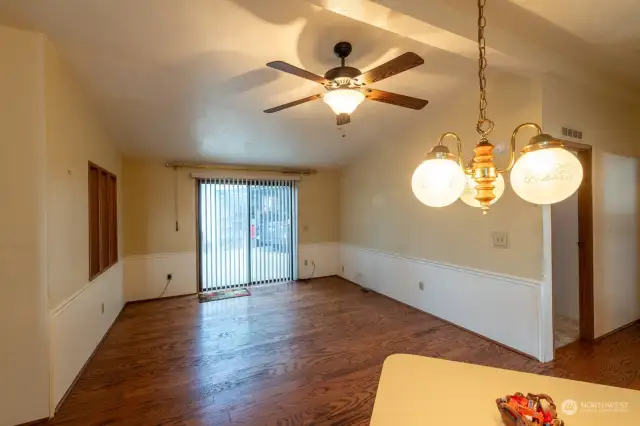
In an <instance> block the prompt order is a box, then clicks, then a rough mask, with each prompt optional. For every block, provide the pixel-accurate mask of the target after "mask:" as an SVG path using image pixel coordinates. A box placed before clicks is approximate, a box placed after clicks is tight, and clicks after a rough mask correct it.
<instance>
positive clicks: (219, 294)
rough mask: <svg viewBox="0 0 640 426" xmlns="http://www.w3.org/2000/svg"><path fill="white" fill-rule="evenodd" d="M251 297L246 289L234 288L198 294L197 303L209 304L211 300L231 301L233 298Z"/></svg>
mask: <svg viewBox="0 0 640 426" xmlns="http://www.w3.org/2000/svg"><path fill="white" fill-rule="evenodd" d="M244 296H251V293H250V292H249V290H247V289H246V288H234V289H228V290H218V291H209V292H206V293H200V294H199V295H198V301H199V302H200V303H204V302H211V301H213V300H223V299H231V298H233V297H244Z"/></svg>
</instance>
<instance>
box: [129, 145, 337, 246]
mask: <svg viewBox="0 0 640 426" xmlns="http://www.w3.org/2000/svg"><path fill="white" fill-rule="evenodd" d="M176 179H177V182H178V218H179V223H180V229H179V230H178V231H176V226H175V222H176V206H175V204H174V203H175V201H174V200H175V197H174V193H175V189H174V188H175V182H176ZM339 181H340V172H339V171H338V170H329V169H327V170H321V171H320V172H319V173H318V174H315V175H313V176H306V177H303V178H302V180H301V181H300V184H299V191H298V211H299V225H300V230H299V241H300V244H311V243H319V242H333V241H337V240H338V202H339V196H338V190H339ZM123 182H124V184H123V186H124V191H123V203H124V206H125V207H124V209H125V210H124V228H125V234H124V244H125V245H124V252H125V255H126V256H132V255H146V254H161V253H162V254H166V253H187V252H195V250H196V243H195V182H194V180H193V179H192V178H191V170H184V169H183V170H178V171H177V172H176V171H174V170H173V169H169V168H167V167H165V166H164V162H163V161H159V160H149V159H133V158H126V159H125V160H124V167H123Z"/></svg>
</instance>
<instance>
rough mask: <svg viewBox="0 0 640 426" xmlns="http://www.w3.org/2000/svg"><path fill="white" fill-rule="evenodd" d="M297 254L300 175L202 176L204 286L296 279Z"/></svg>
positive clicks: (200, 248) (200, 215)
mask: <svg viewBox="0 0 640 426" xmlns="http://www.w3.org/2000/svg"><path fill="white" fill-rule="evenodd" d="M296 255H297V187H296V182H295V181H288V180H267V181H264V180H250V179H200V180H199V181H198V265H199V266H198V269H199V283H200V284H199V285H200V291H210V290H217V289H225V288H233V287H238V286H246V285H253V284H259V283H272V282H281V281H282V282H284V281H291V280H293V279H295V276H296V274H297V270H296V269H297V268H296V265H297V260H296Z"/></svg>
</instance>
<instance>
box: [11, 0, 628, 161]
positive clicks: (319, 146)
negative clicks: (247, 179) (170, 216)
mask: <svg viewBox="0 0 640 426" xmlns="http://www.w3.org/2000/svg"><path fill="white" fill-rule="evenodd" d="M488 1H489V5H488V6H487V14H488V15H489V17H488V19H489V29H488V30H487V36H488V37H489V45H490V46H491V49H490V51H489V54H490V55H491V56H490V58H491V64H492V65H494V66H495V67H496V68H495V69H496V70H497V69H502V70H506V71H511V72H517V73H523V74H540V73H546V72H554V73H557V74H561V75H562V74H564V75H571V76H572V78H574V79H578V80H583V81H585V82H590V84H594V85H596V86H601V88H603V89H605V90H612V91H618V92H619V93H621V94H623V95H625V96H627V97H628V96H629V93H635V92H633V91H634V90H637V89H638V88H640V86H639V85H638V81H637V78H636V77H635V76H634V75H633V70H634V69H635V70H637V65H640V63H639V62H637V61H639V60H640V59H639V58H638V56H639V55H638V48H639V44H640V42H639V40H640V38H639V37H638V31H639V30H638V26H637V24H636V23H637V21H638V19H639V18H640V7H639V6H638V3H637V2H636V1H633V0H622V1H620V2H619V3H620V7H621V8H622V9H621V10H619V11H618V9H613V10H616V12H615V13H614V12H612V11H611V10H610V9H609V7H611V6H610V5H611V4H613V2H609V5H607V2H605V1H604V0H592V1H590V2H589V8H588V10H587V9H586V8H585V7H584V6H583V5H582V4H581V3H582V2H580V1H579V0H573V1H566V2H557V1H552V0H535V1H534V0H515V1H511V2H509V1H506V0H488ZM558 3H563V4H562V5H559V4H558ZM564 3H566V4H564ZM615 3H618V2H615ZM618 6H619V5H618V4H616V7H618ZM594 8H595V10H600V11H601V13H599V14H597V16H594V11H593V10H594ZM598 8H600V9H598ZM476 13H477V12H476V9H475V2H472V1H468V0H467V1H464V0H451V1H444V0H426V1H425V0H422V1H418V0H403V1H399V0H378V1H375V2H374V1H370V0H351V1H344V0H343V1H338V0H281V1H278V3H277V7H274V4H273V2H266V1H263V0H184V1H174V0H135V1H131V0H94V1H86V0H58V1H55V2H54V1H47V2H43V1H39V0H0V23H1V24H5V25H11V26H16V27H20V28H26V29H31V30H35V31H40V32H43V33H45V34H46V35H47V36H49V38H50V39H51V41H52V42H53V44H54V45H55V46H56V48H57V50H58V51H59V52H60V54H61V55H62V56H63V57H64V58H65V59H66V60H67V61H68V62H69V64H70V66H71V68H72V70H73V72H74V73H76V75H77V77H78V79H79V81H80V83H81V84H82V85H83V86H84V87H85V89H86V90H87V91H88V93H89V94H90V95H91V97H92V99H94V101H95V104H96V107H97V109H98V111H99V113H100V114H101V115H102V116H103V118H104V120H105V124H106V125H107V126H108V129H109V131H110V132H112V135H113V137H114V139H115V140H116V141H117V142H118V143H119V145H120V148H121V150H122V151H123V153H124V154H125V155H133V156H154V157H161V158H163V159H168V160H196V161H198V160H200V161H202V160H207V161H219V162H227V163H261V164H279V165H341V164H345V163H347V162H348V161H350V159H352V158H353V157H354V156H356V155H358V154H359V153H361V152H363V150H366V149H367V148H368V147H369V146H371V145H372V144H376V143H392V142H393V141H394V139H396V138H397V135H398V133H399V132H403V131H406V129H408V128H411V127H412V126H415V125H417V124H419V123H420V121H421V120H423V119H425V118H426V117H428V115H429V111H430V108H437V104H438V102H439V101H444V100H445V99H446V98H447V97H450V96H451V94H452V93H455V92H459V91H462V90H465V89H466V88H469V87H475V84H476V82H475V74H476V69H475V67H476V60H475V55H476V54H477V53H476V52H477V50H476V49H477V48H476V46H475V37H476V28H475V25H476ZM341 40H346V41H350V42H351V43H352V44H353V47H354V51H353V53H352V55H351V56H350V57H349V58H348V63H349V64H351V65H353V66H356V67H358V68H360V69H362V70H365V69H368V68H371V67H373V66H375V65H378V64H380V63H383V62H386V61H387V60H389V59H391V58H393V57H395V56H397V55H399V54H401V53H403V52H406V51H414V52H416V53H418V54H419V55H421V56H422V57H423V58H424V59H425V65H423V66H421V67H418V68H415V69H413V70H410V71H407V72H406V73H403V74H401V75H399V76H396V77H393V78H389V79H388V80H385V81H383V82H380V83H378V84H376V85H374V87H376V88H379V89H383V90H389V91H394V92H398V93H402V94H407V95H412V96H416V97H421V98H424V99H429V100H430V101H431V104H430V105H428V106H427V107H426V108H425V109H424V110H422V111H413V110H408V109H404V108H398V107H394V106H389V105H385V104H381V103H375V102H365V103H363V104H362V105H361V106H360V107H359V108H358V109H357V111H356V112H355V113H354V115H353V119H352V123H351V124H349V125H347V126H345V127H344V131H345V133H346V137H344V138H343V137H342V134H341V132H340V131H339V130H338V129H337V128H336V125H335V119H334V116H333V113H332V112H331V110H330V109H329V107H328V106H327V105H324V103H323V102H322V101H315V102H311V103H308V104H304V105H301V106H298V107H295V108H291V109H288V110H285V111H281V112H279V113H276V114H264V113H263V112H262V110H264V109H266V108H269V107H272V106H276V105H279V104H282V103H285V102H289V101H292V100H296V99H298V98H301V97H305V96H308V95H312V94H315V93H320V92H322V91H323V90H324V89H323V88H322V87H321V86H319V85H317V84H315V83H313V82H309V81H305V80H302V79H299V78H296V77H293V76H289V75H286V74H283V73H279V72H277V71H274V70H271V69H268V68H266V67H265V63H266V62H269V61H272V60H284V61H287V62H290V63H292V64H294V65H297V66H300V67H303V68H306V69H308V70H310V71H312V72H315V73H317V74H323V73H324V72H325V71H326V70H327V69H329V68H332V67H334V66H336V65H337V64H338V61H337V59H336V58H335V57H334V56H333V53H332V48H333V45H334V44H335V43H336V42H338V41H341ZM612 46H615V47H612ZM630 61H636V62H630ZM630 63H635V64H636V66H634V67H633V68H631V67H629V66H628V64H630ZM625 64H627V66H625ZM630 68H631V69H630ZM593 82H595V83H593Z"/></svg>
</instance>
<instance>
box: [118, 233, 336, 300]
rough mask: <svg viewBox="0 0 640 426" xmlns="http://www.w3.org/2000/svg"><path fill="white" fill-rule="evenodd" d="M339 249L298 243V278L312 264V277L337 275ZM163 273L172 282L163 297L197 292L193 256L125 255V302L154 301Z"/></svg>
mask: <svg viewBox="0 0 640 426" xmlns="http://www.w3.org/2000/svg"><path fill="white" fill-rule="evenodd" d="M339 246H340V245H339V244H338V243H335V242H330V243H317V244H301V245H300V246H299V247H298V268H299V269H298V273H299V276H300V278H308V277H310V276H311V274H312V272H313V263H312V262H315V264H316V270H315V272H313V276H314V277H326V276H329V275H337V273H338V252H339ZM305 259H306V260H307V265H306V266H305V265H304V261H305ZM167 274H172V275H173V279H172V280H171V283H170V284H169V287H168V288H167V292H166V293H165V294H164V296H163V297H170V296H179V295H183V294H193V293H197V291H198V288H197V287H198V284H197V283H198V281H197V269H196V253H195V252H191V253H161V254H149V255H142V256H127V257H126V258H125V259H124V295H125V300H126V301H127V302H131V301H135V300H148V299H155V298H157V297H158V296H160V294H161V293H162V290H163V289H164V286H165V285H166V284H167Z"/></svg>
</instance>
